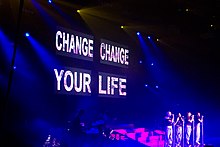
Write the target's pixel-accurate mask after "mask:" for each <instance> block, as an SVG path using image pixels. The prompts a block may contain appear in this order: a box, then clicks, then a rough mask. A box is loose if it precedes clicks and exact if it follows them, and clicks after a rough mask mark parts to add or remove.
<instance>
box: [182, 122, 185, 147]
mask: <svg viewBox="0 0 220 147" xmlns="http://www.w3.org/2000/svg"><path fill="white" fill-rule="evenodd" d="M182 119H183V129H182V142H183V147H184V140H185V137H184V135H185V133H184V132H185V129H184V128H185V125H184V123H185V120H184V118H182Z"/></svg>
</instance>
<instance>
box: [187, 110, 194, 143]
mask: <svg viewBox="0 0 220 147" xmlns="http://www.w3.org/2000/svg"><path fill="white" fill-rule="evenodd" d="M193 121H194V115H192V114H191V112H188V113H187V120H186V144H187V145H190V137H191V133H192V123H193Z"/></svg>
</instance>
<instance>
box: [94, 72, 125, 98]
mask: <svg viewBox="0 0 220 147" xmlns="http://www.w3.org/2000/svg"><path fill="white" fill-rule="evenodd" d="M98 76H99V80H98V81H99V85H98V86H99V96H104V97H115V98H125V97H126V96H127V91H126V87H127V85H126V84H127V79H126V77H125V76H121V75H115V74H110V73H104V72H99V74H98Z"/></svg>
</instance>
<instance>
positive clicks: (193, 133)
mask: <svg viewBox="0 0 220 147" xmlns="http://www.w3.org/2000/svg"><path fill="white" fill-rule="evenodd" d="M192 125H193V126H192V144H193V146H194V144H195V143H194V140H195V132H194V130H195V129H194V127H195V121H194V119H193V123H192Z"/></svg>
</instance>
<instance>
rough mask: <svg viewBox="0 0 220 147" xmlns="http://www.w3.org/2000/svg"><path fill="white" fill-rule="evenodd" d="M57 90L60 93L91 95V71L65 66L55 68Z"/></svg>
mask: <svg viewBox="0 0 220 147" xmlns="http://www.w3.org/2000/svg"><path fill="white" fill-rule="evenodd" d="M54 75H55V91H56V93H58V94H70V95H91V82H92V78H91V71H90V70H85V69H80V68H72V67H65V68H64V69H54Z"/></svg>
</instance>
